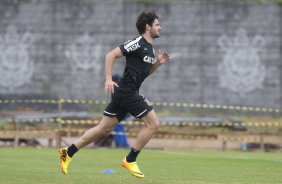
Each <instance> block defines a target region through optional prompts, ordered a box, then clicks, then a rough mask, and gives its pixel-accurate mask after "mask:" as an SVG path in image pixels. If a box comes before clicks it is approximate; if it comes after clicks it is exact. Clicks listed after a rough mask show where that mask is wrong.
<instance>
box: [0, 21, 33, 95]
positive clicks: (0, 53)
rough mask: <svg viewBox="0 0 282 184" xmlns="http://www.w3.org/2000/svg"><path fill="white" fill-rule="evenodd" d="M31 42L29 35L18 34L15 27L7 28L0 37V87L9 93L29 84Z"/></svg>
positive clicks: (31, 73) (30, 74)
mask: <svg viewBox="0 0 282 184" xmlns="http://www.w3.org/2000/svg"><path fill="white" fill-rule="evenodd" d="M32 42H33V35H32V34H31V33H28V32H26V33H24V34H23V35H20V34H18V30H17V27H16V26H9V27H8V28H7V31H6V34H5V35H3V36H2V35H0V73H1V78H0V86H3V87H5V88H7V89H8V90H9V91H11V90H13V89H14V88H16V87H19V86H22V85H23V84H25V83H28V82H30V80H31V77H32V75H33V72H34V65H33V61H31V60H30V56H29V52H28V48H29V47H30V46H31V44H32Z"/></svg>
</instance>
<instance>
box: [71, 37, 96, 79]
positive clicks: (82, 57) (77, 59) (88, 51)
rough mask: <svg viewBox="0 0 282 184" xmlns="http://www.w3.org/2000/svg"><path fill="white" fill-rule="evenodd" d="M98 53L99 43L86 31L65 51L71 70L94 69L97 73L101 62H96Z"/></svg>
mask: <svg viewBox="0 0 282 184" xmlns="http://www.w3.org/2000/svg"><path fill="white" fill-rule="evenodd" d="M100 54H101V45H100V44H99V43H97V42H95V40H94V38H93V37H90V36H89V34H88V33H86V34H84V35H83V36H82V37H79V38H78V39H77V40H76V41H75V43H74V44H72V45H70V46H69V48H68V49H66V51H65V56H66V57H67V58H69V59H70V62H71V67H72V70H73V72H76V71H77V70H83V71H85V70H89V69H94V71H95V72H97V73H98V72H99V71H100V70H101V64H99V63H97V61H98V59H99V58H100Z"/></svg>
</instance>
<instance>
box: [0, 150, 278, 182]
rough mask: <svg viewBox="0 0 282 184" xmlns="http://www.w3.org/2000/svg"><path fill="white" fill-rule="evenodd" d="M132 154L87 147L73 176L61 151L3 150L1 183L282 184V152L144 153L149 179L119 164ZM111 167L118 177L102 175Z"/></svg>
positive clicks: (141, 159)
mask: <svg viewBox="0 0 282 184" xmlns="http://www.w3.org/2000/svg"><path fill="white" fill-rule="evenodd" d="M126 154H127V150H123V149H121V150H119V149H83V150H81V151H80V152H79V153H78V154H76V155H75V156H74V158H73V161H72V163H71V165H70V167H69V174H68V175H67V176H64V175H63V174H61V172H60V170H59V160H58V151H57V150H56V149H47V148H18V149H14V148H0V183H1V184H39V183H40V184H47V183H48V184H55V183H58V184H62V183H67V184H83V183H85V184H90V183H91V184H96V183H97V184H103V183H104V184H140V183H142V184H143V183H144V184H145V183H150V184H186V183H187V184H189V183H191V184H227V183H228V184H239V183H245V184H268V183H269V184H275V183H277V184H278V183H279V184H281V183H282V154H281V153H260V152H246V153H243V152H191V151H189V152H173V151H157V150H144V151H142V153H141V154H140V156H139V167H140V168H141V169H142V171H143V172H144V174H145V178H144V179H137V178H135V177H133V176H131V175H130V174H129V173H128V172H127V171H126V170H125V169H123V168H122V167H121V166H120V161H121V159H122V158H123V157H124V155H126ZM106 168H110V169H113V170H114V171H115V174H102V171H103V170H104V169H106Z"/></svg>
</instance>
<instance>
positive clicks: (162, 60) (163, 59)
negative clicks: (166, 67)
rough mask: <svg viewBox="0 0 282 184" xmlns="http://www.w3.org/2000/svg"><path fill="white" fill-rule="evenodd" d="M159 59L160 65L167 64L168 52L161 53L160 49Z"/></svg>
mask: <svg viewBox="0 0 282 184" xmlns="http://www.w3.org/2000/svg"><path fill="white" fill-rule="evenodd" d="M157 59H158V62H159V63H160V64H164V63H166V62H167V61H168V60H169V54H168V52H166V51H165V52H161V51H160V49H159V50H158V57H157Z"/></svg>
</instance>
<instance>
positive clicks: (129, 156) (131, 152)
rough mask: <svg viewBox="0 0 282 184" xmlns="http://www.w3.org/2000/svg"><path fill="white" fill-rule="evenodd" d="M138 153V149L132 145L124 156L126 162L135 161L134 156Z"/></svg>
mask: <svg viewBox="0 0 282 184" xmlns="http://www.w3.org/2000/svg"><path fill="white" fill-rule="evenodd" d="M139 153H140V151H138V150H136V149H134V148H133V147H132V148H131V150H130V152H129V154H128V155H127V157H126V161H127V162H135V161H136V157H137V156H138V154H139Z"/></svg>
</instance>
